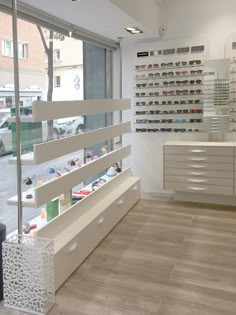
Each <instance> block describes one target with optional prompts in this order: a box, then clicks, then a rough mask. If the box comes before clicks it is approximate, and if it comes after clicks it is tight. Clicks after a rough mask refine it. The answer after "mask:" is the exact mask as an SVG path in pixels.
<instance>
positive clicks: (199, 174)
mask: <svg viewBox="0 0 236 315" xmlns="http://www.w3.org/2000/svg"><path fill="white" fill-rule="evenodd" d="M189 174H190V175H195V176H202V175H206V173H200V172H189Z"/></svg>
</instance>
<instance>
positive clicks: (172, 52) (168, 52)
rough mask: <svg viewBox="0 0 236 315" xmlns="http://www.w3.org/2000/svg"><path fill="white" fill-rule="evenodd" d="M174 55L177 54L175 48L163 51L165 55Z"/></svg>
mask: <svg viewBox="0 0 236 315" xmlns="http://www.w3.org/2000/svg"><path fill="white" fill-rule="evenodd" d="M174 53H175V48H171V49H164V50H163V55H173V54H174Z"/></svg>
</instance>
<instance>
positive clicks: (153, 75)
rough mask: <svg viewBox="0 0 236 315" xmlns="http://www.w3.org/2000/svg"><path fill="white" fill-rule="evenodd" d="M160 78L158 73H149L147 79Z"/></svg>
mask: <svg viewBox="0 0 236 315" xmlns="http://www.w3.org/2000/svg"><path fill="white" fill-rule="evenodd" d="M160 76H161V74H160V73H159V72H156V73H149V74H148V77H149V78H159V77H160Z"/></svg>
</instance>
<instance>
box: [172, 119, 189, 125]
mask: <svg viewBox="0 0 236 315" xmlns="http://www.w3.org/2000/svg"><path fill="white" fill-rule="evenodd" d="M186 122H187V120H186V119H175V123H176V124H184V123H186Z"/></svg>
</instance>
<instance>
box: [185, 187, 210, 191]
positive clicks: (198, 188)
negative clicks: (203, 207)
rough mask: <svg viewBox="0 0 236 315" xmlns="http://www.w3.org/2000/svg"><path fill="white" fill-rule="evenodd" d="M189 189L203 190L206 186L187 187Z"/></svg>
mask: <svg viewBox="0 0 236 315" xmlns="http://www.w3.org/2000/svg"><path fill="white" fill-rule="evenodd" d="M189 189H191V190H195V191H203V190H207V188H206V187H189Z"/></svg>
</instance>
